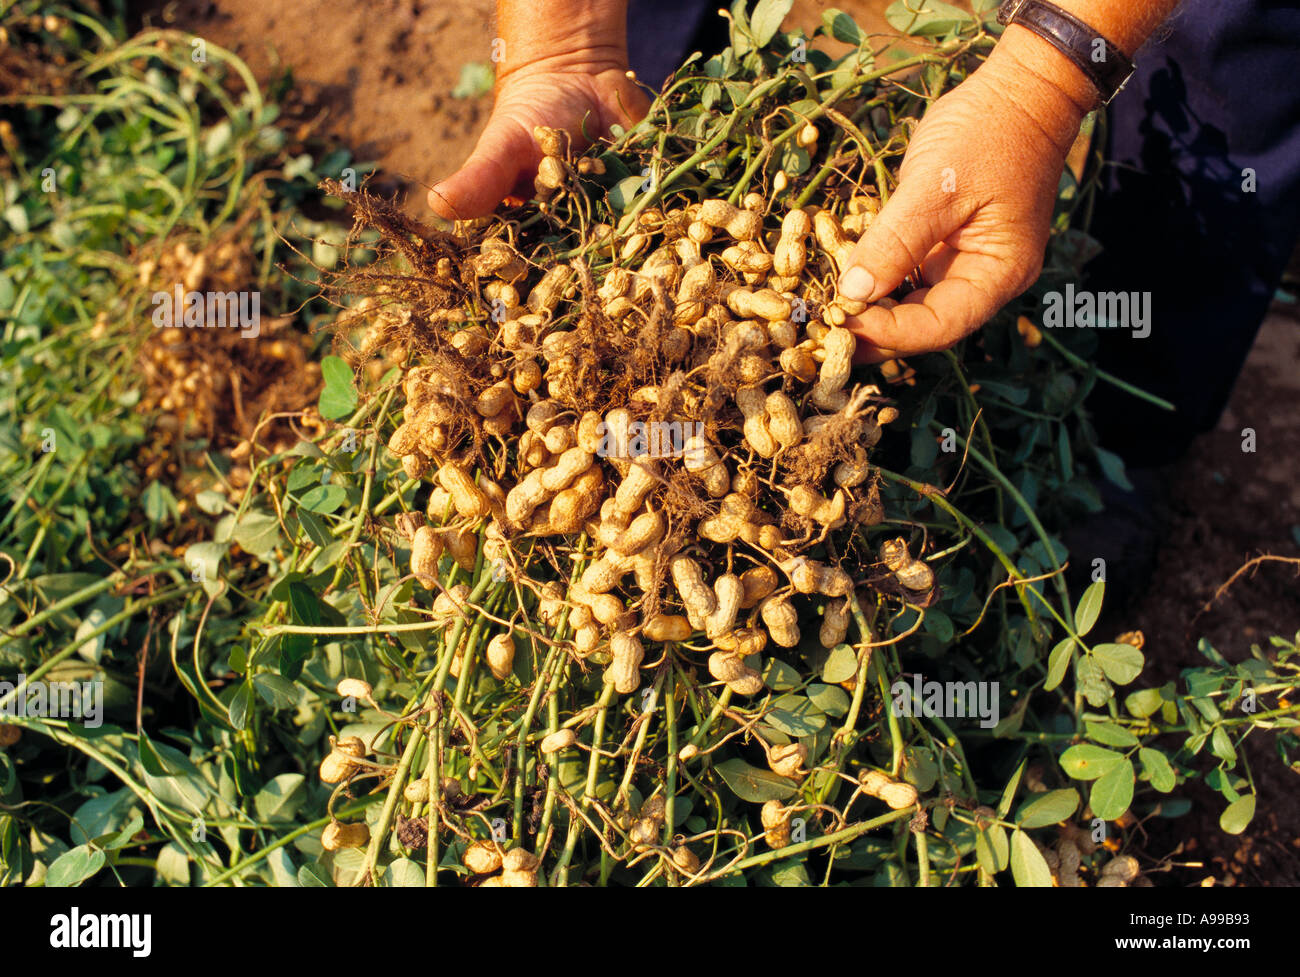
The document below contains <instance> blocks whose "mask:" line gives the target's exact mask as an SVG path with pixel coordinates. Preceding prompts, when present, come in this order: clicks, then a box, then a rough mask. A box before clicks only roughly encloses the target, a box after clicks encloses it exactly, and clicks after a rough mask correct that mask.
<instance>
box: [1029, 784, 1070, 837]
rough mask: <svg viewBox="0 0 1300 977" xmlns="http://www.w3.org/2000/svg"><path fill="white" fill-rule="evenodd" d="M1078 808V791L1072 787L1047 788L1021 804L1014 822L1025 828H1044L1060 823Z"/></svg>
mask: <svg viewBox="0 0 1300 977" xmlns="http://www.w3.org/2000/svg"><path fill="white" fill-rule="evenodd" d="M1078 809H1079V792H1078V791H1077V790H1075V789H1074V788H1073V787H1067V788H1065V789H1064V790H1049V791H1048V792H1047V793H1046V794H1039V795H1038V796H1037V797H1035V798H1034V799H1033V800H1031V801H1029V803H1027V804H1024V805H1023V806H1021V808H1020V813H1019V814H1018V815H1017V816H1016V824H1017V825H1019V826H1020V827H1022V828H1024V829H1026V830H1028V829H1030V828H1045V827H1047V826H1048V825H1049V824H1060V823H1061V822H1062V821H1064V820H1066V819H1067V818H1069V817H1070V816H1071V815H1073V814H1074V812H1075V811H1077V810H1078Z"/></svg>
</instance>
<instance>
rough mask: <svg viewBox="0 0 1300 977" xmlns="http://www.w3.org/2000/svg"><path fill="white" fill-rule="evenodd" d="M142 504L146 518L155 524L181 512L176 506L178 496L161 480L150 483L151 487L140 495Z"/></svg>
mask: <svg viewBox="0 0 1300 977" xmlns="http://www.w3.org/2000/svg"><path fill="white" fill-rule="evenodd" d="M140 505H141V507H142V508H143V509H144V515H145V518H146V519H148V520H149V522H150V523H152V524H154V525H157V524H158V523H160V522H162V521H163V520H165V519H167V518H168V517H169V516H170V517H172V518H175V517H176V516H177V515H179V514H180V511H179V509H178V508H177V506H176V496H174V495H172V491H171V489H169V488H168V487H167V486H166V485H163V484H162V483H161V482H150V483H149V487H148V488H146V489H145V490H144V493H143V494H142V495H141V496H140Z"/></svg>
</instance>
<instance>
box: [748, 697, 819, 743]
mask: <svg viewBox="0 0 1300 977" xmlns="http://www.w3.org/2000/svg"><path fill="white" fill-rule="evenodd" d="M763 722H765V723H767V724H768V725H770V726H775V727H776V728H777V729H779V730H780V731H781V732H783V733H785V734H786V735H787V736H796V737H797V736H811V735H812V734H813V733H815V732H817V731H818V730H819V729H821V728H822V727H823V726H825V725H826V716H825V715H823V714H822V712H821V710H819V709H818V708H817V707H816V706H814V705H813V704H812V703H811V702H809V701H808V699H807V698H806V697H805V696H802V695H783V696H781V697H780V698H778V699H775V700H774V701H773V702H772V707H771V708H770V709H769V710H768V711H767V712H765V713H764V714H763Z"/></svg>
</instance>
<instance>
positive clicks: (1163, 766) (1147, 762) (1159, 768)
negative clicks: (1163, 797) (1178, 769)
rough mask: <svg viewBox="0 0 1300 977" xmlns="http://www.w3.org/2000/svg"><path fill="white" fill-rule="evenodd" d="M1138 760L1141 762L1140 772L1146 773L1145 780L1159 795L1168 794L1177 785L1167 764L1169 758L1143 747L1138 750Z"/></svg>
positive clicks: (1171, 768)
mask: <svg viewBox="0 0 1300 977" xmlns="http://www.w3.org/2000/svg"><path fill="white" fill-rule="evenodd" d="M1138 759H1140V760H1141V761H1142V770H1143V771H1144V772H1145V773H1146V775H1147V780H1149V781H1151V786H1152V787H1154V788H1155V789H1156V790H1158V791H1160V793H1162V794H1168V793H1169V792H1170V791H1171V790H1173V789H1174V787H1175V786H1176V785H1177V783H1178V778H1177V777H1176V776H1175V775H1174V768H1173V767H1172V766H1170V764H1169V758H1168V757H1166V756H1165V755H1164V754H1163V753H1161V752H1160V751H1159V750H1153V749H1151V748H1149V747H1146V746H1144V747H1142V749H1140V750H1138Z"/></svg>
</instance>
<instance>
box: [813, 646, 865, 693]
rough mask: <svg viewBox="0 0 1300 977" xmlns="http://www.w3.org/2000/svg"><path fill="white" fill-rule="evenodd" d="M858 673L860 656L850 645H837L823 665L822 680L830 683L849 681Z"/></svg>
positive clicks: (836, 683)
mask: <svg viewBox="0 0 1300 977" xmlns="http://www.w3.org/2000/svg"><path fill="white" fill-rule="evenodd" d="M857 674H858V656H857V655H856V654H855V653H854V651H853V649H852V648H851V647H850V646H849V645H836V646H835V647H834V648H832V649H831V653H830V657H828V658H827V659H826V664H825V665H823V666H822V681H823V682H826V683H827V684H830V685H838V684H839V683H840V682H847V681H848V680H849V679H851V678H853V677H854V676H855V675H857Z"/></svg>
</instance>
